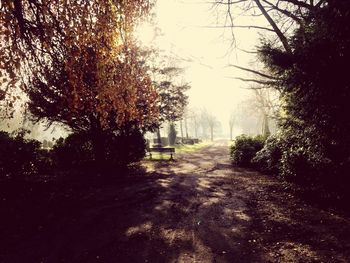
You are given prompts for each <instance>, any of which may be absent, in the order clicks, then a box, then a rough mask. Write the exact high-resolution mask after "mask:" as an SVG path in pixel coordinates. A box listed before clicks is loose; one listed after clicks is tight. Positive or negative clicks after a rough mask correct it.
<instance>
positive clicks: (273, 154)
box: [252, 135, 283, 175]
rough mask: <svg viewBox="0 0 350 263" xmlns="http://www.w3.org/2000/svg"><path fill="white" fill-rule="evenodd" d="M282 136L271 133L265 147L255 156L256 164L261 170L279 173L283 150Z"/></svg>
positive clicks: (268, 172) (254, 162) (254, 161)
mask: <svg viewBox="0 0 350 263" xmlns="http://www.w3.org/2000/svg"><path fill="white" fill-rule="evenodd" d="M282 142H283V141H282V138H281V136H279V135H271V136H270V137H268V138H267V140H266V142H265V144H264V147H263V148H262V149H261V150H260V151H258V152H257V153H256V155H255V157H254V158H253V160H252V162H253V164H254V166H255V167H256V168H257V169H258V170H259V171H261V172H264V173H267V174H274V175H278V173H279V171H280V166H281V158H282V152H283V143H282Z"/></svg>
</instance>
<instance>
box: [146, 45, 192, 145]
mask: <svg viewBox="0 0 350 263" xmlns="http://www.w3.org/2000/svg"><path fill="white" fill-rule="evenodd" d="M154 53H156V54H157V55H159V54H158V53H157V52H155V51H153V54H154ZM151 62H153V65H152V66H151V71H152V74H151V75H152V79H153V85H154V86H155V88H156V91H157V93H158V95H159V99H158V100H157V105H158V107H159V113H160V115H159V119H158V122H157V126H158V129H157V138H158V144H161V138H160V126H161V125H162V124H163V123H164V122H168V123H169V126H173V127H169V129H175V122H176V121H179V120H180V121H181V119H182V117H183V115H184V113H185V108H186V106H187V104H188V96H187V95H186V91H187V90H188V89H189V88H190V85H189V84H188V83H185V82H183V80H181V81H179V77H180V76H181V74H182V73H183V69H182V68H180V67H178V66H176V65H175V61H174V60H173V59H170V58H169V59H167V58H166V57H163V58H162V59H161V61H160V62H158V64H157V63H155V60H152V61H151ZM181 127H182V123H181Z"/></svg>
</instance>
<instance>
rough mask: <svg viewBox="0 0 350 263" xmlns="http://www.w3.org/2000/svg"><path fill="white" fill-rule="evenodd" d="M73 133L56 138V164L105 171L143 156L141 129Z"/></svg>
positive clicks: (63, 167) (54, 154)
mask: <svg viewBox="0 0 350 263" xmlns="http://www.w3.org/2000/svg"><path fill="white" fill-rule="evenodd" d="M96 137H97V136H96V135H94V134H91V133H83V132H82V133H73V134H71V135H69V136H68V137H67V138H65V139H62V138H60V139H59V140H58V141H57V143H56V145H55V146H54V148H53V156H54V159H55V163H56V165H57V167H61V168H62V169H72V168H79V169H87V170H90V169H91V168H92V167H95V168H97V169H101V168H103V170H106V171H109V170H110V169H112V168H117V167H119V168H120V167H126V166H127V165H128V164H130V163H132V162H136V161H139V160H141V159H142V158H143V157H144V156H145V150H146V141H145V139H144V138H143V134H142V133H141V131H139V130H137V129H124V130H122V131H118V132H108V131H106V132H102V133H100V134H98V139H97V138H96Z"/></svg>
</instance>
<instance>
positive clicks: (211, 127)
mask: <svg viewBox="0 0 350 263" xmlns="http://www.w3.org/2000/svg"><path fill="white" fill-rule="evenodd" d="M210 140H211V141H214V127H213V126H210Z"/></svg>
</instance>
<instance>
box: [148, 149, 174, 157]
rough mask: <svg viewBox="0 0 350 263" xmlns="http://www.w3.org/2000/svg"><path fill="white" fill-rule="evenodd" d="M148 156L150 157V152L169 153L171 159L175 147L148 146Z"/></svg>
mask: <svg viewBox="0 0 350 263" xmlns="http://www.w3.org/2000/svg"><path fill="white" fill-rule="evenodd" d="M148 151H149V156H150V158H151V159H152V152H156V153H169V154H170V160H173V159H174V158H173V154H175V148H173V147H167V148H165V147H150V148H149V150H148Z"/></svg>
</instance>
